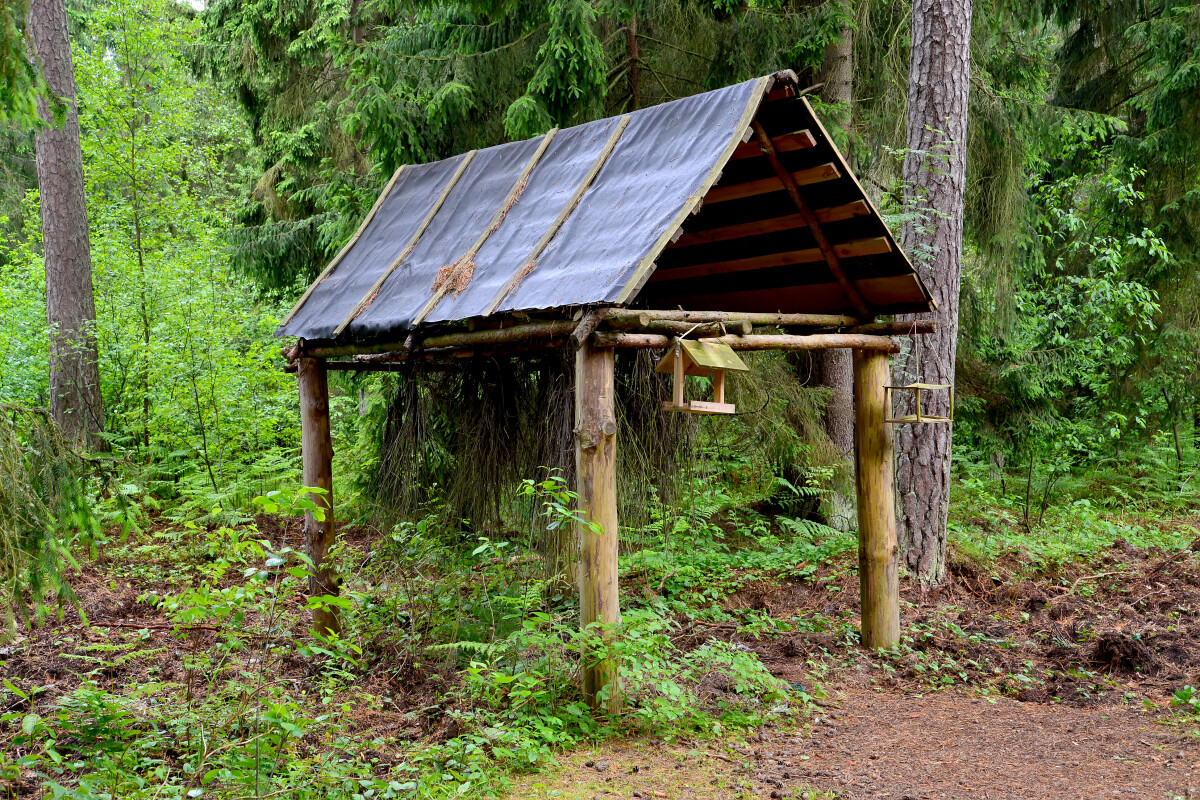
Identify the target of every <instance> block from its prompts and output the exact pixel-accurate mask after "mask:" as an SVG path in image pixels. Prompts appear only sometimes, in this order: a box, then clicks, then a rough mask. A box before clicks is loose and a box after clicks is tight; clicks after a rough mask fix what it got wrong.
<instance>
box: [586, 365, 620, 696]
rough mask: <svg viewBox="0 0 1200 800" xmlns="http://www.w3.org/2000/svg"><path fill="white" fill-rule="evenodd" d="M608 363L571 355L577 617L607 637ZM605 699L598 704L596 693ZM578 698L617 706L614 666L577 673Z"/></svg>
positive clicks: (611, 478)
mask: <svg viewBox="0 0 1200 800" xmlns="http://www.w3.org/2000/svg"><path fill="white" fill-rule="evenodd" d="M614 361H615V359H614V358H613V351H612V350H611V349H601V348H596V347H593V346H591V344H590V343H585V344H584V346H583V347H581V348H580V349H579V351H578V352H577V353H576V354H575V471H576V474H577V481H578V494H579V511H580V514H581V516H582V517H583V519H584V520H586V523H587V524H581V525H579V528H578V529H579V536H580V550H579V554H580V562H579V616H580V620H579V621H580V626H581V628H582V629H583V630H587V629H588V628H589V626H591V625H592V624H593V623H600V624H602V625H604V626H605V627H606V628H607V630H605V631H603V632H602V633H601V635H602V636H603V637H605V638H608V637H609V636H612V635H613V634H614V633H615V631H613V630H612V628H614V627H616V626H618V625H620V624H621V606H620V586H619V583H618V580H617V550H618V539H617V533H618V529H617V526H618V519H617V436H616V434H617V417H616V406H615V383H614ZM605 689H607V698H606V699H605V700H601V698H600V696H599V695H600V694H601V692H602V690H605ZM583 696H584V698H585V699H586V700H587V702H588V703H589V704H590V705H591V706H592V707H593V708H595V707H598V706H601V705H603V706H604V708H605V710H607V711H608V712H609V713H613V714H615V713H617V712H618V711H620V708H621V692H620V686H618V685H617V665H616V664H615V663H614V662H612V661H611V660H600V661H598V662H593V663H591V665H590V666H588V667H586V668H585V669H584V670H583Z"/></svg>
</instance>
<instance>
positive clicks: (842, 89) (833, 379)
mask: <svg viewBox="0 0 1200 800" xmlns="http://www.w3.org/2000/svg"><path fill="white" fill-rule="evenodd" d="M821 74H822V80H823V81H824V82H825V87H824V89H823V90H822V92H821V97H822V99H824V100H825V102H827V103H839V104H841V108H840V109H839V112H838V113H837V115H836V116H835V118H834V121H836V122H837V124H838V126H839V127H840V128H841V129H842V130H843V131H849V130H850V124H851V121H852V113H851V102H852V101H853V84H852V81H853V76H854V29H853V28H852V27H851V26H850V22H849V20H847V21H846V22H845V23H843V24H842V29H841V33H840V35H839V37H838V39H837V41H835V42H833V43H831V44H830V45H829V47H828V48H827V49H826V50H825V60H824V63H823V64H822V66H821ZM846 150H847V152H846V154H845V155H846V157H847V158H849V157H850V152H849V147H847V148H846ZM853 361H854V357H853V355H852V354H851V352H850V351H849V350H823V351H821V352H819V353H817V354H816V355H815V356H814V358H813V373H814V377H815V378H816V382H817V385H818V386H821V387H823V388H825V389H828V390H829V392H830V395H829V403H828V405H826V406H825V433H826V435H828V436H829V440H830V441H831V442H833V446H834V447H836V448H837V450H838V452H839V453H841V454H842V456H843V457H844V458H845V459H846V461H847V462H849V460H850V456H851V452H852V451H853V449H854V394H853V385H854V368H853ZM841 483H842V482H841V481H839V482H835V484H834V486H833V491H832V492H831V493H830V494H829V496H828V497H827V498H826V500H825V502H824V504H823V505H824V506H825V507H824V508H823V509H822V516H823V517H825V522H826V524H827V525H829V526H830V527H832V528H836V529H838V530H840V531H848V530H851V529H852V528H853V527H854V524H855V522H856V520H857V511H856V510H855V509H856V506H855V493H854V492H851V491H848V489H849V488H850V486H849V481H845V482H844V484H845V485H840V484H841Z"/></svg>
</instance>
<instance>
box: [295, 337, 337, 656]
mask: <svg viewBox="0 0 1200 800" xmlns="http://www.w3.org/2000/svg"><path fill="white" fill-rule="evenodd" d="M296 376H297V377H298V378H299V383H300V447H301V452H302V456H303V461H304V485H305V486H308V487H312V488H315V489H324V490H325V494H323V495H310V499H312V500H313V502H315V503H317V504H318V505H323V506H324V507H325V519H323V520H317V519H316V518H315V517H313V515H312V513H307V514H305V515H304V539H305V544H306V546H307V548H308V557H309V558H311V559H312V562H313V572H312V575H311V576H309V579H308V591H309V594H311V595H314V596H317V597H320V596H321V595H335V594H337V593H338V580H337V576H336V575H335V574H334V572H333V570H332V569H331V568H330V567H329V566H328V564H326V563H325V562H326V556H327V554H328V553H329V549H330V548H331V547H333V541H334V539H333V537H334V527H333V438H332V437H331V436H330V433H329V381H328V379H327V377H326V372H325V359H323V358H304V357H301V358H299V359H297V368H296ZM313 628H314V629H315V630H316V631H318V632H320V633H322V634H326V633H340V632H341V629H342V625H341V621H340V620H339V619H338V616H337V612H336V610H333V609H331V610H324V609H314V610H313Z"/></svg>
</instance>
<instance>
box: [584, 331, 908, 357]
mask: <svg viewBox="0 0 1200 800" xmlns="http://www.w3.org/2000/svg"><path fill="white" fill-rule="evenodd" d="M700 341H704V342H712V343H714V344H725V345H729V347H730V348H732V349H734V350H837V349H853V350H874V351H878V352H883V353H899V352H900V345H898V344H896V343H895V342H893V341H892V340H891V339H890V338H888V337H886V336H870V335H867V334H861V333H814V334H809V335H807V336H794V335H790V334H786V333H778V334H755V335H752V336H717V337H713V338H708V339H701V340H700ZM671 342H672V338H671V337H670V336H662V335H660V334H656V333H615V332H614V333H606V332H604V331H601V332H599V333H596V334H594V335H593V336H592V344H593V345H594V346H596V347H617V348H636V349H651V350H663V349H666V348H667V347H670V346H671Z"/></svg>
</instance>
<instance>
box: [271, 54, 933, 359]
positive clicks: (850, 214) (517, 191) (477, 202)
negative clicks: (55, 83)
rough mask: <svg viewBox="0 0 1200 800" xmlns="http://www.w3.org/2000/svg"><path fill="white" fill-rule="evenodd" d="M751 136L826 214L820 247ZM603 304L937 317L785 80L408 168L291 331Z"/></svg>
mask: <svg viewBox="0 0 1200 800" xmlns="http://www.w3.org/2000/svg"><path fill="white" fill-rule="evenodd" d="M752 125H758V126H761V128H762V129H764V131H765V134H766V135H767V137H768V138H769V139H770V140H771V142H772V144H773V145H774V148H775V150H776V151H777V155H778V162H780V163H781V164H782V167H780V168H785V169H786V171H787V172H789V173H791V174H792V175H793V180H794V182H795V184H796V185H797V186H798V192H799V194H800V195H801V199H802V201H803V202H805V203H806V204H807V205H808V206H809V207H810V209H811V211H812V212H813V213H815V216H816V219H817V220H818V221H819V226H818V227H819V228H820V231H819V232H818V233H819V234H820V235H821V238H823V239H824V240H825V241H824V248H825V249H824V250H823V249H822V242H821V240H820V238H819V237H818V235H815V234H814V232H813V231H812V230H811V229H810V228H809V226H808V225H807V224H806V222H805V219H804V218H803V215H802V214H799V213H797V211H798V206H797V204H796V201H795V199H793V197H792V196H791V195H790V194H789V193H788V191H786V190H785V186H784V183H783V182H782V181H781V178H780V177H779V175H778V174H777V172H776V171H775V169H776V167H774V166H773V165H772V163H771V160H770V159H769V158H768V157H767V156H766V155H765V154H764V152H763V149H762V148H761V147H760V145H759V143H758V141H756V140H755V139H754V138H753V129H752V127H751V126H752ZM830 249H832V251H833V253H834V254H836V255H835V263H834V265H833V266H832V267H831V266H830V265H829V263H828V259H827V258H826V253H827V252H828V251H829V250H830ZM838 273H841V276H840V278H839V275H838ZM852 295H857V296H852ZM600 304H605V305H631V304H648V305H650V306H651V307H663V308H674V307H676V306H682V307H683V308H686V309H688V310H726V311H767V312H777V311H782V312H789V313H803V312H808V313H831V314H852V315H853V314H857V315H858V316H863V314H862V309H861V308H859V306H860V305H865V306H866V307H867V309H868V311H869V312H870V313H871V314H894V313H902V312H915V311H928V310H930V309H932V308H933V304H932V300H931V299H930V296H929V294H928V292H926V290H925V288H924V286H923V285H922V284H921V281H920V279H919V278H918V276H917V274H916V273H915V271H914V270H913V268H912V265H911V264H910V263H909V262H908V259H907V258H906V257H905V256H904V254H903V253H901V252H900V250H899V248H898V247H897V246H896V243H895V241H894V240H893V238H892V236H891V234H890V233H889V232H888V230H887V227H886V226H885V225H884V223H883V221H882V220H881V219H880V217H879V214H878V212H877V211H876V210H875V208H874V207H873V206H872V205H871V203H870V200H869V199H868V198H867V196H866V194H865V193H864V192H863V190H862V187H861V186H860V185H859V184H858V181H857V180H855V179H854V177H853V175H851V174H850V171H849V169H848V167H847V166H846V162H845V161H844V159H843V158H842V157H841V155H840V154H839V153H838V152H837V149H836V147H835V146H834V145H833V142H832V141H831V140H830V139H829V137H828V135H827V134H826V133H825V131H824V129H823V128H822V126H821V124H820V122H819V121H818V120H817V118H816V116H815V115H814V114H813V111H812V108H811V106H809V104H808V102H807V101H806V100H805V99H804V98H803V97H800V96H797V91H796V86H795V77H794V76H793V75H792V74H791V73H780V74H779V75H776V76H768V77H764V78H758V79H755V80H751V81H747V82H745V83H740V84H737V85H735V86H729V87H726V88H724V89H718V90H716V91H712V92H706V93H704V94H699V95H694V96H692V97H688V98H684V99H682V100H676V101H674V102H671V103H665V104H663V105H659V106H653V107H651V108H646V109H642V110H640V111H635V112H632V113H630V114H625V115H623V116H621V117H612V118H608V119H602V120H597V121H595V122H590V123H587V124H585V125H579V126H577V127H574V128H567V129H564V130H553V131H550V132H549V133H547V134H546V135H544V136H540V137H537V138H534V139H528V140H525V141H521V142H512V143H509V144H503V145H499V146H496V147H490V148H488V149H486V150H479V151H471V152H469V153H465V154H462V155H458V156H454V157H453V158H449V159H446V160H444V161H438V162H436V163H432V164H416V165H407V166H403V167H401V168H400V169H399V170H397V172H396V174H395V175H393V176H392V179H391V181H389V183H388V185H387V186H386V187H385V189H384V190H383V192H382V193H381V195H380V197H379V199H378V200H377V201H376V203H375V206H374V208H372V209H371V212H370V213H369V214H368V215H367V218H366V219H365V220H364V221H363V224H362V226H361V227H360V228H359V230H358V232H357V233H355V235H354V237H353V238H352V239H351V240H350V242H349V243H348V244H347V245H346V246H345V247H344V248H343V249H342V251H341V252H340V253H338V255H337V257H336V258H334V260H333V262H332V263H330V265H329V266H328V267H327V268H326V269H325V271H324V272H323V273H322V274H321V275H320V277H318V278H317V280H316V281H315V282H314V283H313V285H312V286H311V287H310V288H309V290H308V291H307V292H306V293H305V295H304V296H303V297H302V298H301V300H300V302H299V303H297V304H296V307H295V308H294V309H293V310H292V312H291V314H289V315H288V317H287V318H286V319H285V320H284V323H283V324H282V325H281V326H280V328H279V331H278V333H279V335H283V336H300V337H304V338H305V339H309V340H319V339H325V340H328V339H338V340H368V339H375V338H378V337H385V336H392V335H395V334H396V333H399V332H402V331H406V330H411V329H412V328H414V327H416V326H417V325H419V324H422V323H433V322H449V321H454V320H462V319H467V318H471V317H486V316H491V315H493V314H501V313H506V312H512V311H534V310H541V309H551V308H569V307H578V306H589V305H600Z"/></svg>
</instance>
